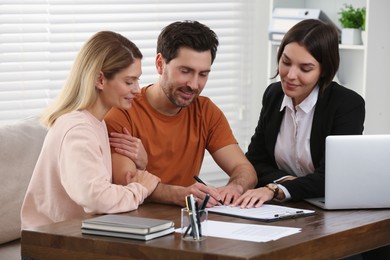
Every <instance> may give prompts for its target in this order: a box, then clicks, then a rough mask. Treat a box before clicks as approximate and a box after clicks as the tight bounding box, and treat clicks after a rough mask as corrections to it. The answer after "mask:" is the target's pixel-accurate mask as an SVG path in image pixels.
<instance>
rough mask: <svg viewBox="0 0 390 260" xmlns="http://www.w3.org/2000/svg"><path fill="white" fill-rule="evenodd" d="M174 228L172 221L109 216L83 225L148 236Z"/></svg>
mask: <svg viewBox="0 0 390 260" xmlns="http://www.w3.org/2000/svg"><path fill="white" fill-rule="evenodd" d="M173 226H174V222H173V221H172V220H165V219H155V218H143V217H136V216H127V215H115V214H108V215H102V216H99V217H94V218H90V219H85V220H83V221H82V223H81V227H82V228H83V229H88V230H99V231H109V232H122V233H130V234H139V235H146V234H150V233H154V232H158V231H162V230H165V229H168V228H171V227H173Z"/></svg>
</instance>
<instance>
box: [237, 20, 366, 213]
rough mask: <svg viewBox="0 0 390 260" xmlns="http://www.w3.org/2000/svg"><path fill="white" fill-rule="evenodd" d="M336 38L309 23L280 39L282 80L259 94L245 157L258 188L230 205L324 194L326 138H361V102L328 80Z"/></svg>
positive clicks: (322, 26) (328, 28)
mask: <svg viewBox="0 0 390 260" xmlns="http://www.w3.org/2000/svg"><path fill="white" fill-rule="evenodd" d="M338 39H339V38H338V33H337V30H336V29H335V27H334V26H333V25H330V24H325V23H323V22H321V21H318V20H311V19H308V20H303V21H301V22H299V23H298V24H296V25H295V26H293V27H292V28H291V29H290V30H289V31H288V32H287V33H286V35H285V36H284V38H283V40H282V42H281V45H280V47H279V50H278V54H277V61H278V70H277V73H276V76H277V75H279V76H280V79H281V81H280V82H277V83H273V84H271V85H270V86H268V88H267V89H266V91H265V93H264V95H263V107H262V110H261V113H260V118H259V121H258V125H257V127H256V130H255V133H254V135H253V136H252V139H251V143H250V145H249V147H248V151H247V153H246V156H247V158H248V159H249V161H250V162H251V163H252V164H253V166H254V167H255V169H256V172H257V176H258V184H257V187H258V188H256V189H253V190H249V191H247V192H246V193H244V194H243V195H242V196H241V197H240V198H239V199H238V200H237V201H236V202H235V203H234V206H237V205H241V207H254V206H260V205H262V204H263V203H264V202H265V201H268V200H272V199H275V198H276V199H277V200H294V201H296V200H302V199H305V198H310V197H321V196H324V189H325V138H326V137H327V136H328V135H356V134H362V133H363V124H364V118H365V102H364V100H363V98H362V97H361V96H360V95H358V94H357V93H355V92H354V91H352V90H350V89H347V88H345V87H343V86H341V85H339V84H337V83H336V82H333V81H332V80H333V78H334V76H335V74H336V72H337V70H338V67H339V62H340V58H339V46H338V43H339V41H338ZM276 76H275V77H276ZM351 178H353V176H351Z"/></svg>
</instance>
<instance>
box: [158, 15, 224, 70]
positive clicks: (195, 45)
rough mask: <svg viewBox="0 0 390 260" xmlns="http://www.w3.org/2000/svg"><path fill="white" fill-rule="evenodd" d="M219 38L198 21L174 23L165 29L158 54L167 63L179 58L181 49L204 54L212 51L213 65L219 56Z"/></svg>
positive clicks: (159, 38)
mask: <svg viewBox="0 0 390 260" xmlns="http://www.w3.org/2000/svg"><path fill="white" fill-rule="evenodd" d="M218 44H219V43H218V37H217V35H216V34H215V32H214V31H213V30H211V29H210V28H209V27H207V26H206V25H204V24H201V23H199V22H197V21H183V22H174V23H171V24H170V25H168V26H166V27H165V28H163V30H162V31H161V33H160V35H159V36H158V40H157V53H161V54H162V56H163V57H164V59H165V62H166V63H169V62H170V61H171V60H172V59H174V58H176V57H177V52H178V50H179V49H180V48H181V47H188V48H191V49H193V50H196V51H199V52H202V51H208V50H210V53H211V63H213V62H214V60H215V56H216V54H217V47H218Z"/></svg>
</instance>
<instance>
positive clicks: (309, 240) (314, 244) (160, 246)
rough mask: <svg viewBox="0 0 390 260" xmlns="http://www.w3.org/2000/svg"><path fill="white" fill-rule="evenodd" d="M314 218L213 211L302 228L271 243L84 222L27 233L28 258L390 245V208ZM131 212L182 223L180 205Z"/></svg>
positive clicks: (324, 251) (269, 253)
mask: <svg viewBox="0 0 390 260" xmlns="http://www.w3.org/2000/svg"><path fill="white" fill-rule="evenodd" d="M284 205H287V206H291V207H298V208H306V209H314V210H316V213H317V214H315V215H314V216H307V217H301V218H297V219H286V220H280V221H277V222H271V223H264V222H257V221H251V220H245V219H240V218H233V217H228V216H221V215H217V214H213V213H209V220H218V221H230V222H239V223H251V224H256V223H257V224H264V225H275V226H286V227H299V228H302V232H300V233H298V234H294V235H291V236H287V237H284V238H281V239H279V240H276V241H272V242H267V243H255V242H247V241H240V240H232V239H223V238H216V237H208V238H207V239H206V240H204V241H202V242H188V241H182V240H181V237H180V234H179V233H174V234H171V235H167V236H164V237H160V238H157V239H153V240H149V241H146V242H145V241H137V240H130V239H121V238H111V237H103V236H92V235H82V234H81V230H80V227H81V220H80V219H78V220H72V221H65V222H61V223H56V224H51V225H47V226H42V227H39V228H35V229H30V230H24V231H23V232H22V250H21V251H22V257H25V259H110V260H116V259H118V260H119V259H164V260H165V259H286V257H287V258H288V259H337V258H342V257H347V256H350V255H354V254H357V253H360V252H364V251H367V250H371V249H374V248H378V247H381V246H384V245H389V244H390V209H385V210H377V209H375V210H338V211H323V210H320V209H318V208H316V207H313V206H311V205H309V204H307V203H305V202H299V203H287V204H284ZM124 214H126V215H134V216H143V217H153V218H161V219H170V220H173V221H174V222H175V226H176V227H179V226H180V208H179V207H177V206H172V205H163V204H144V205H142V206H141V207H140V208H139V209H138V210H135V211H132V212H128V213H124Z"/></svg>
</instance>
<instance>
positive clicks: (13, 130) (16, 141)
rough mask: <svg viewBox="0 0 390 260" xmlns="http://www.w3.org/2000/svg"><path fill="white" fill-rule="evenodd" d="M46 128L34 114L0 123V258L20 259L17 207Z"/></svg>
mask: <svg viewBox="0 0 390 260" xmlns="http://www.w3.org/2000/svg"><path fill="white" fill-rule="evenodd" d="M46 132H47V131H46V129H45V128H44V127H43V126H41V125H40V124H39V120H38V118H37V117H30V118H26V119H20V120H17V121H14V122H12V123H0V165H1V166H0V176H1V180H0V190H1V197H0V205H1V206H0V223H1V225H0V259H7V260H8V259H20V257H21V253H20V235H21V232H20V227H21V223H20V209H21V206H22V202H23V199H24V195H25V193H26V190H27V186H28V184H29V181H30V178H31V174H32V172H33V170H34V167H35V163H36V161H37V158H38V156H39V153H40V151H41V147H42V143H43V140H44V138H45V136H46Z"/></svg>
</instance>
